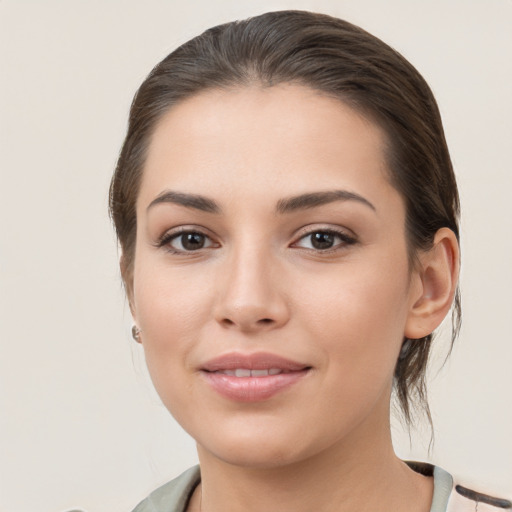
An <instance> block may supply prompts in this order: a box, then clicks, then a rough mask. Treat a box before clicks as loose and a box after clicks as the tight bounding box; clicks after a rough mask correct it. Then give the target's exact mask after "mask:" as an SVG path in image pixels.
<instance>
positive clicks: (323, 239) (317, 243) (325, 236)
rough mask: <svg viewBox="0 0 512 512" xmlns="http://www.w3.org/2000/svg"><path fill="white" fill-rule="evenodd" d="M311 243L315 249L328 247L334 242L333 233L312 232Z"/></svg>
mask: <svg viewBox="0 0 512 512" xmlns="http://www.w3.org/2000/svg"><path fill="white" fill-rule="evenodd" d="M311 244H312V245H313V247H314V248H315V249H330V248H331V247H332V246H333V244H334V235H332V234H331V233H313V234H312V235H311Z"/></svg>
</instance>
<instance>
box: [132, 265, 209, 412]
mask: <svg viewBox="0 0 512 512" xmlns="http://www.w3.org/2000/svg"><path fill="white" fill-rule="evenodd" d="M141 260H142V258H141ZM151 263H152V264H149V262H148V264H146V263H145V262H144V261H140V260H139V262H138V264H137V265H136V267H135V274H134V307H135V316H136V321H137V324H138V325H139V327H140V329H141V331H142V343H143V347H144V353H145V357H146V363H147V366H148V369H149V372H150V375H151V378H152V380H153V382H154V385H155V387H156V389H157V391H158V392H159V393H160V395H161V396H162V399H163V400H164V402H166V403H167V404H169V402H170V401H169V400H168V399H167V397H166V395H171V394H175V393H174V391H178V389H179V386H180V384H179V383H180V382H182V381H183V379H182V378H181V377H180V376H182V375H183V372H186V371H188V370H189V369H190V368H189V366H190V363H189V361H190V354H191V352H192V350H193V348H194V346H195V343H196V342H197V339H198V333H199V332H200V331H201V330H202V329H203V328H204V326H205V325H206V324H207V323H208V321H209V314H210V313H209V312H210V311H211V309H212V290H210V289H209V288H208V285H207V283H208V281H207V280H204V279H199V277H197V278H196V277H194V275H193V274H190V273H187V272H171V271H170V270H169V268H168V267H167V268H166V266H165V265H158V264H155V263H154V261H153V262H151ZM177 394H178V393H177ZM178 398H179V397H178Z"/></svg>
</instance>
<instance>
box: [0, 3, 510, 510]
mask: <svg viewBox="0 0 512 512" xmlns="http://www.w3.org/2000/svg"><path fill="white" fill-rule="evenodd" d="M281 8H301V9H310V10H318V11H322V12H326V13H330V14H334V15H337V16H340V17H343V18H346V19H348V20H349V21H352V22H354V23H356V24H360V25H361V26H363V27H364V28H366V29H368V30H369V31H371V32H373V33H375V34H376V35H378V36H380V37H381V38H383V39H384V40H385V41H386V42H388V43H390V44H391V45H392V46H394V47H396V48H397V49H399V51H401V52H402V53H403V54H405V56H406V57H408V58H409V59H410V60H411V61H412V62H413V63H414V64H415V65H416V66H417V67H418V68H419V70H420V71H421V72H422V73H423V74H424V76H425V77H426V79H427V80H428V81H429V83H430V84H431V86H432V88H433V90H434V92H435V93H436V95H437V98H438V101H439V103H440V107H441V111H442V114H443V118H444V121H445V126H446V131H447V137H448V142H449V145H450V147H451V151H452V155H453V160H454V163H455V167H456V172H457V175H458V179H459V183H460V189H461V196H462V204H463V216H464V218H463V229H462V233H463V243H462V246H463V247H462V248H463V268H462V291H463V298H464V302H463V306H464V328H463V331H462V335H461V338H460V340H459V343H458V344H457V348H456V349H455V351H454V354H453V358H452V360H451V361H450V363H449V364H448V365H447V366H446V367H445V368H444V370H443V371H442V372H441V373H440V374H439V375H438V376H437V378H436V380H435V381H434V383H433V384H432V386H431V401H432V407H433V413H434V421H435V425H436V444H435V447H434V450H433V452H432V454H431V456H429V455H428V453H427V445H428V432H426V431H425V432H423V433H422V432H419V433H416V434H414V436H413V444H414V445H415V449H414V450H411V449H410V447H409V440H408V437H407V435H405V434H403V433H401V431H400V428H399V425H398V423H397V424H396V426H395V429H394V430H395V433H396V445H397V451H398V452H399V454H400V455H401V456H403V457H405V458H416V459H424V460H434V461H436V462H437V463H438V464H440V465H442V466H443V467H445V468H446V469H448V470H450V471H452V472H454V473H456V474H459V475H462V476H464V477H465V480H466V482H469V483H471V484H476V487H477V488H479V489H481V490H487V491H494V492H496V493H500V494H504V495H508V497H509V498H510V497H512V438H511V433H512V412H511V390H512V372H511V363H512V336H511V330H510V324H511V318H512V299H511V290H512V265H511V262H512V207H511V200H510V195H511V190H512V171H511V164H510V154H511V146H512V144H511V140H512V100H511V92H512V91H511V83H512V58H511V53H512V52H511V50H512V1H510V0H489V1H485V2H484V1H483V0H480V1H479V0H452V1H440V0H436V1H432V0H430V1H428V2H427V1H424V2H420V1H412V0H392V1H382V0H347V1H342V0H331V1H328V0H324V1H314V0H309V1H308V0H290V1H286V0H282V1H266V0H258V1H256V0H245V1H240V0H239V1H235V0H233V1H231V0H217V1H211V0H205V1H190V0H189V1H187V2H185V1H163V0H146V1H144V2H142V1H135V0H132V1H126V0H111V1H104V0H102V1H99V0H87V1H85V0H83V1H68V0H60V1H57V0H32V1H29V0H20V1H14V0H12V1H9V0H3V1H1V0H0V109H1V110H0V123H1V124H0V126H1V128H0V129H1V133H0V144H1V147H0V159H1V160H0V172H1V181H0V183H1V185H0V223H1V235H0V258H1V260H0V278H1V285H0V343H1V347H0V348H1V350H0V511H1V512H62V511H64V510H68V509H70V508H72V507H80V508H82V509H83V510H86V511H88V512H122V511H128V510H131V507H133V506H134V505H135V503H136V502H138V501H139V500H140V499H142V498H143V497H144V496H145V494H147V492H149V491H150V490H151V489H152V488H154V487H155V486H156V485H158V484H160V483H162V482H164V481H166V480H168V479H169V478H171V477H172V476H175V475H176V474H178V473H179V472H181V471H182V470H183V469H185V468H186V467H188V466H189V465H191V464H193V463H194V462H195V460H196V458H195V451H194V445H193V442H192V441H191V440H190V439H189V438H188V437H187V435H186V434H184V433H183V432H182V431H181V429H180V427H178V426H177V425H176V424H175V423H174V421H173V420H172V419H171V417H170V416H169V414H168V413H167V412H166V411H165V409H164V408H163V406H162V405H160V402H159V400H158V398H157V397H156V396H155V394H154V392H153V391H152V388H151V385H150V383H149V380H148V378H147V376H146V373H145V369H144V363H143V357H142V354H141V353H140V352H139V347H137V346H136V345H135V344H134V343H133V342H132V341H131V340H130V337H129V329H130V325H131V322H130V318H129V312H128V309H127V307H126V304H125V302H124V298H123V294H122V290H121V286H120V280H119V273H118V270H117V252H116V244H115V241H114V237H113V232H112V229H111V227H110V224H109V220H108V218H107V210H106V205H107V188H108V183H109V178H110V174H111V171H112V168H113V166H114V164H115V160H116V155H117V152H118V150H119V147H120V144H121V141H122V138H123V134H124V131H125V124H126V119H127V112H128V107H129V103H130V101H131V98H132V96H133V93H134V92H135V90H136V88H137V86H138V85H139V84H140V82H141V81H142V79H143V78H144V76H145V75H146V73H147V72H148V71H149V70H150V68H151V67H152V66H153V65H154V64H155V63H156V62H157V61H159V60H160V59H161V58H163V57H164V56H165V55H166V54H167V53H168V52H169V51H171V50H172V49H173V48H175V47H176V46H177V45H178V44H179V43H181V42H184V41H185V40H187V39H188V38H189V37H191V36H193V35H195V34H196V33H198V32H199V31H202V30H203V29H205V28H207V27H209V26H211V25H213V24H217V23H219V22H224V21H228V20H230V19H233V18H240V17H246V16H248V15H251V14H257V13H261V12H264V11H266V10H277V9H281ZM442 352H443V350H442V349H441V350H440V351H439V353H438V354H439V355H438V356H437V358H438V359H442Z"/></svg>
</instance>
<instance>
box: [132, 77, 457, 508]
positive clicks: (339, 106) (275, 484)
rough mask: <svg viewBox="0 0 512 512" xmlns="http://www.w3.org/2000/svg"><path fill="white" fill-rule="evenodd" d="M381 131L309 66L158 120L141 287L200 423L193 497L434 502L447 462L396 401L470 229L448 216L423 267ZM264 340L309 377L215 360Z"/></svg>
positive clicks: (160, 375)
mask: <svg viewBox="0 0 512 512" xmlns="http://www.w3.org/2000/svg"><path fill="white" fill-rule="evenodd" d="M383 147H384V136H383V133H382V132H381V130H380V129H379V128H378V127H377V126H376V125H375V124H373V123H371V122H369V121H368V120H366V119H364V118H363V117H361V116H360V115H359V114H357V113H356V112H354V111H353V110H351V109H350V108H349V107H347V106H346V105H344V104H343V103H341V102H339V101H338V100H335V99H332V98H327V97H325V96H322V95H320V94H318V93H316V92H314V91H312V90H310V89H308V88H305V87H300V86H296V85H280V86H274V87H272V88H267V89H263V88H260V87H259V86H254V87H247V88H242V89H238V90H224V91H219V90H214V91H207V92H204V93H201V94H199V95H197V96H194V97H193V98H190V99H188V100H186V101H183V102H182V103H180V104H178V105H177V106H175V107H173V108H172V109H171V110H170V111H169V112H168V113H167V114H166V115H165V116H164V118H163V119H162V121H161V122H160V124H159V125H158V127H157V129H156V131H155V133H154V136H153V138H152V140H151V144H150V147H149V152H148V157H147V161H146V165H145V168H144V175H143V179H142V183H141V189H140V195H139V198H138V201H137V221H138V231H137V245H136V257H135V264H134V272H133V283H132V284H133V287H132V293H131V297H130V304H131V309H132V313H133V316H134V320H135V322H136V324H137V325H138V326H139V327H140V329H141V336H140V340H141V343H142V344H143V347H144V350H145V355H146V360H147V364H148V368H149V371H150V374H151V376H152V379H153V382H154V384H155V387H156V389H157V391H158V393H159V394H160V396H161V398H162V400H163V402H164V404H165V405H166V407H167V408H168V409H169V411H170V412H171V413H172V414H173V416H174V417H175V418H176V419H177V420H178V421H179V422H180V424H181V425H182V426H183V427H184V428H185V430H187V431H188V432H189V433H190V435H191V436H192V437H193V438H194V439H195V440H196V442H197V447H198V454H199V459H200V465H201V475H202V482H201V485H200V486H199V487H198V488H197V489H196V492H195V493H194V495H193V497H192V500H191V502H190V504H189V511H192V510H199V507H200V506H201V508H202V510H203V512H217V511H226V510H230V511H233V512H236V511H244V512H246V511H261V510H280V511H283V512H288V511H294V512H308V511H311V510H316V511H319V512H331V511H332V512H334V511H336V512H348V511H351V512H353V511H354V510H358V511H362V512H365V511H370V510H379V511H382V512H386V511H389V512H391V511H393V512H397V511H398V512H401V511H403V512H405V511H407V512H411V511H412V512H428V510H429V509H430V503H431V499H432V489H433V484H432V480H431V479H430V478H427V477H423V476H420V475H419V474H417V473H415V472H413V471H412V470H410V469H409V468H408V467H407V466H406V465H405V464H404V463H403V462H402V461H400V460H399V459H398V458H397V457H396V456H395V454H394V452H393V448H392V443H391V436H390V427H389V401H390V393H391V385H392V376H393V370H394V366H395V363H396V360H397V357H398V354H399V351H400V348H401V344H402V341H403V338H404V336H406V337H410V338H420V337H422V336H425V335H427V334H429V333H430V332H432V331H433V330H434V329H435V328H436V327H437V326H438V325H439V323H440V322H441V321H442V319H443V318H444V316H445V315H446V313H447V311H448V310H449V307H450V304H451V300H452V298H453V293H454V288H455V283H456V277H457V271H458V269H457V262H458V253H457V243H456V240H455V237H454V235H453V233H452V232H451V231H449V230H448V229H442V230H440V231H439V232H438V233H437V235H436V238H435V243H434V247H433V249H432V250H431V251H428V252H427V253H422V254H420V255H419V265H418V268H414V269H411V268H410V265H409V261H408V254H407V244H406V238H405V230H404V226H405V208H404V203H403V200H402V198H401V196H400V194H399V193H398V192H397V191H396V190H395V189H394V188H393V187H392V186H391V185H390V183H389V181H388V178H387V170H386V167H385V160H384V153H383ZM333 191H335V193H331V192H333ZM169 192H172V193H169ZM325 192H328V193H331V194H324V193H325ZM316 193H321V194H320V195H318V196H315V198H314V199H315V201H312V200H311V199H312V198H311V196H309V202H308V201H307V199H308V197H306V198H304V197H302V201H299V200H295V201H290V198H295V197H298V196H304V194H316ZM195 196H202V197H203V198H205V199H206V201H204V200H202V201H197V198H196V197H195ZM157 198H158V199H157ZM155 200H156V201H155ZM306 203H307V204H306ZM205 205H206V206H205ZM183 232H185V233H188V238H187V235H184V234H183ZM262 353H265V354H270V356H267V355H266V356H265V357H274V356H279V357H281V358H285V359H286V360H288V361H290V360H291V361H293V362H294V364H297V365H298V366H300V369H298V368H294V370H293V371H292V372H291V373H292V374H294V375H295V374H296V375H297V378H296V379H295V380H293V382H292V383H291V384H290V385H287V386H285V387H283V388H282V389H281V388H279V389H277V391H276V389H275V388H274V387H272V386H270V388H269V389H271V392H270V394H268V393H266V391H264V392H263V394H262V393H261V392H259V391H256V392H255V393H256V394H251V393H252V391H251V392H250V393H249V394H247V393H246V392H245V391H244V392H243V393H242V394H240V393H241V392H240V391H237V389H238V387H237V386H238V384H240V382H241V380H238V381H236V382H235V380H236V379H240V377H227V376H226V375H224V376H223V377H222V378H219V379H217V377H219V375H218V371H217V369H213V370H212V368H211V367H209V368H208V369H206V368H205V367H206V366H208V362H209V361H212V359H215V358H218V357H221V356H226V355H227V356H228V359H229V358H231V359H233V357H235V359H236V358H238V357H243V356H249V357H252V356H254V355H255V354H256V355H258V354H260V355H261V354H262ZM237 364H238V363H237ZM240 364H242V363H240ZM276 364H277V363H273V364H271V365H270V366H273V365H274V366H275V365H276ZM296 370H297V371H296ZM214 371H215V372H217V373H216V374H215V375H213V377H214V378H213V380H212V373H214ZM222 371H224V370H222ZM294 372H295V373H294ZM243 378H246V379H247V380H246V382H249V380H251V379H253V380H254V379H255V378H256V377H254V376H252V377H241V379H243ZM261 378H263V379H265V378H268V376H266V377H261ZM274 379H277V377H274ZM278 380H279V379H278ZM285 380H286V379H285ZM213 381H215V382H216V383H217V384H218V383H219V382H220V384H219V385H220V386H221V388H222V389H221V392H219V388H218V387H216V384H215V385H213V384H212V382H213ZM228 381H229V382H228ZM268 381H269V382H274V381H273V380H272V378H268ZM225 382H228V383H227V384H225ZM262 382H264V381H263V380H260V381H258V382H257V383H256V384H261V383H262ZM256 384H255V387H254V389H257V388H258V385H256ZM241 385H242V387H243V386H244V385H245V384H243V383H242V384H241ZM222 386H224V387H222ZM226 386H227V391H226ZM260 387H261V386H260ZM233 389H235V391H233ZM247 389H250V390H252V389H253V387H252V384H250V385H249V384H247ZM265 389H266V388H265ZM260 391H261V390H260ZM258 393H259V394H258ZM247 396H250V398H247Z"/></svg>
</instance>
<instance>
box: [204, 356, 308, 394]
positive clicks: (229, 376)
mask: <svg viewBox="0 0 512 512" xmlns="http://www.w3.org/2000/svg"><path fill="white" fill-rule="evenodd" d="M311 369H312V367H311V366H309V365H306V364H303V363H300V362H297V361H292V360H290V359H286V358H282V357H280V356H277V355H274V354H268V353H257V354H238V353H233V354H227V355H223V356H220V357H217V358H215V359H212V360H210V361H208V362H207V363H205V364H204V365H203V366H202V367H201V375H202V376H203V377H204V379H205V380H206V382H207V383H208V384H209V385H210V387H211V388H212V389H213V390H214V391H216V392H217V393H219V394H220V395H221V396H223V397H224V398H228V399H229V400H234V401H238V402H260V401H264V400H268V399H270V398H272V397H273V396H275V395H276V394H278V393H280V392H283V391H285V390H286V389H288V388H289V387H291V386H293V385H294V384H297V383H298V382H300V381H301V380H302V379H303V378H304V377H305V376H306V375H307V374H308V373H309V372H310V370H311Z"/></svg>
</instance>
